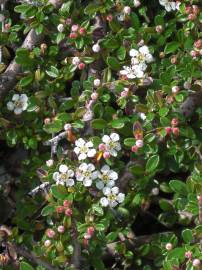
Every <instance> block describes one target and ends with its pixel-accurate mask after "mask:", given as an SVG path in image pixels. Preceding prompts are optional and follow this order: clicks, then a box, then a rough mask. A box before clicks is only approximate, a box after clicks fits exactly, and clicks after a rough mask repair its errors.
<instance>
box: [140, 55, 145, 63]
mask: <svg viewBox="0 0 202 270" xmlns="http://www.w3.org/2000/svg"><path fill="white" fill-rule="evenodd" d="M144 60H145V56H144V55H143V54H142V53H140V54H139V55H138V61H139V62H143V61H144Z"/></svg>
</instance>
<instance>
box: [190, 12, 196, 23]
mask: <svg viewBox="0 0 202 270" xmlns="http://www.w3.org/2000/svg"><path fill="white" fill-rule="evenodd" d="M188 19H189V20H190V21H194V20H196V14H193V13H191V14H189V16H188Z"/></svg>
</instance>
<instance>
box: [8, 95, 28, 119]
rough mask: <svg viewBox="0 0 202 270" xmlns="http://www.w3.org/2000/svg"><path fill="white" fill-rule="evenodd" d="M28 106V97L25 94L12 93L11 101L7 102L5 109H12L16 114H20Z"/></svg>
mask: <svg viewBox="0 0 202 270" xmlns="http://www.w3.org/2000/svg"><path fill="white" fill-rule="evenodd" d="M27 107H28V97H27V95H26V94H21V95H19V94H14V95H13V97H12V101H9V102H8V103H7V109H8V110H9V111H14V113H15V114H16V115H19V114H21V113H22V112H23V111H25V110H26V109H27Z"/></svg>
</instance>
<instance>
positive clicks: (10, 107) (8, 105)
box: [7, 101, 14, 111]
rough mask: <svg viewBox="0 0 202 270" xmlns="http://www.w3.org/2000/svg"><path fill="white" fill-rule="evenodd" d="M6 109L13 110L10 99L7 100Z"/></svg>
mask: <svg viewBox="0 0 202 270" xmlns="http://www.w3.org/2000/svg"><path fill="white" fill-rule="evenodd" d="M7 109H8V110H9V111H13V110H14V103H13V102H12V101H9V102H8V103H7Z"/></svg>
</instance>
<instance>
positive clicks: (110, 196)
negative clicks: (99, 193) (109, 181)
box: [108, 194, 116, 202]
mask: <svg viewBox="0 0 202 270" xmlns="http://www.w3.org/2000/svg"><path fill="white" fill-rule="evenodd" d="M108 199H109V200H110V201H111V202H113V201H116V195H114V194H110V195H109V196H108Z"/></svg>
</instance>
